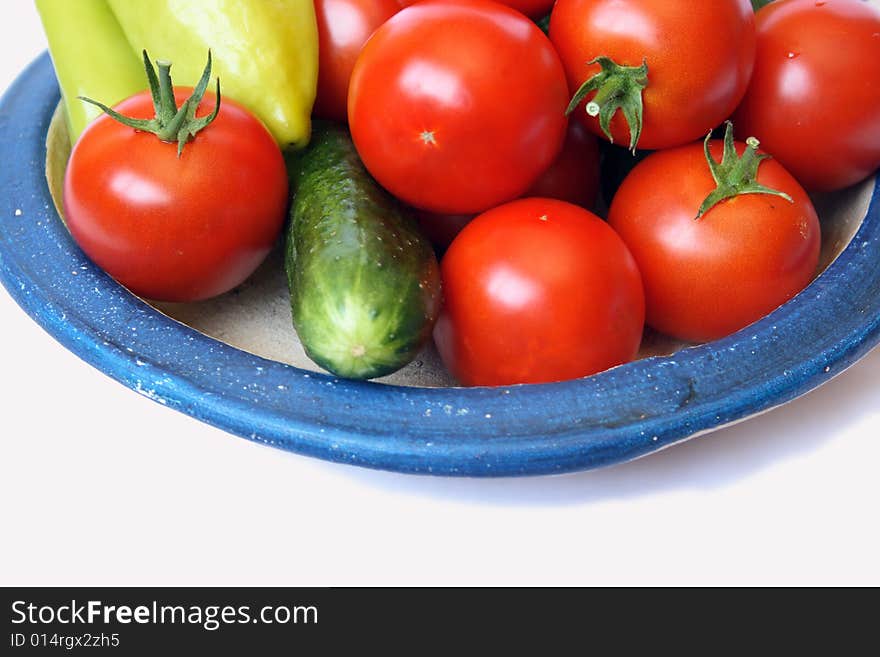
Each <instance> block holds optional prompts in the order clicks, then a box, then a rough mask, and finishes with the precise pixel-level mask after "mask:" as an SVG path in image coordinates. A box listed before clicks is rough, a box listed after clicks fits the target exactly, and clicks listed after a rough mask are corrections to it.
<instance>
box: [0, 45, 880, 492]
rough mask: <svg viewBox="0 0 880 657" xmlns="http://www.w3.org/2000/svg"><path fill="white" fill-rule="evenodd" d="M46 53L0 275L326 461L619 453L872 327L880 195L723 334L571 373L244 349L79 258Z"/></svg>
mask: <svg viewBox="0 0 880 657" xmlns="http://www.w3.org/2000/svg"><path fill="white" fill-rule="evenodd" d="M58 99H59V98H58V89H57V85H56V82H55V78H54V75H53V71H52V67H51V64H50V61H49V58H48V56H46V55H43V56H41V57H40V58H39V59H37V60H36V61H35V62H34V63H33V64H32V65H31V66H30V67H29V68H28V69H27V70H25V71H24V73H23V74H22V75H21V76H20V78H19V79H18V81H17V82H16V83H15V84H14V85H13V86H12V87H11V88H10V89H9V91H8V93H7V94H6V95H5V97H4V98H3V101H2V105H0V139H2V141H0V161H2V162H3V163H4V165H3V167H2V170H0V199H2V200H0V279H2V281H3V283H4V285H5V286H6V288H7V289H8V290H9V292H10V293H11V294H12V296H13V297H14V298H15V299H16V300H17V302H18V303H19V304H20V305H21V306H22V307H23V308H24V309H25V310H26V311H27V312H28V313H29V314H30V315H31V316H32V317H33V318H34V319H35V320H36V321H37V322H38V323H39V324H40V325H41V326H43V327H44V328H45V329H46V330H47V331H48V332H49V333H50V334H52V335H53V336H54V337H55V338H56V339H58V340H59V341H60V342H61V343H62V344H64V345H65V346H66V347H67V348H68V349H70V350H71V351H73V352H74V353H76V354H77V355H79V356H80V357H81V358H83V359H84V360H86V361H87V362H89V363H91V364H92V365H94V366H95V367H97V368H99V369H100V370H102V371H103V372H105V373H107V374H108V375H110V376H112V377H113V378H115V379H117V380H118V381H120V382H121V383H123V384H124V385H126V386H128V387H130V388H132V389H134V390H136V391H138V392H139V393H141V394H143V395H146V396H148V397H150V398H152V399H154V400H155V401H157V402H158V403H160V404H163V405H166V406H168V407H169V408H173V409H176V410H178V411H182V412H184V413H187V414H189V415H192V416H194V417H196V418H198V419H200V420H203V421H205V422H208V423H210V424H212V425H214V426H217V427H220V428H222V429H225V430H226V431H229V432H232V433H235V434H238V435H240V436H243V437H245V438H249V439H251V440H255V441H259V442H261V443H266V444H269V445H273V446H275V447H279V448H282V449H286V450H290V451H294V452H298V453H301V454H306V455H309V456H316V457H319V458H323V459H328V460H331V461H338V462H343V463H351V464H356V465H361V466H368V467H373V468H383V469H388V470H397V471H401V472H421V473H433V474H436V475H469V476H502V475H525V474H545V473H559V472H569V471H574V470H584V469H587V468H593V467H597V466H601V465H607V464H611V463H617V462H621V461H626V460H629V459H633V458H636V457H639V456H644V455H645V454H648V453H650V452H653V451H656V450H659V449H661V448H664V447H668V446H670V445H672V444H674V443H676V442H679V441H682V440H684V439H686V438H689V437H692V436H695V435H697V434H699V433H701V432H705V431H707V430H711V429H714V428H717V427H719V426H722V425H725V424H728V423H731V422H734V421H736V420H740V419H742V418H745V417H747V416H749V415H753V414H755V413H758V412H761V411H764V410H766V409H769V408H771V407H773V406H776V405H779V404H782V403H784V402H786V401H789V400H791V399H793V398H794V397H797V396H798V395H801V394H803V393H805V392H807V391H808V390H810V389H812V388H814V387H816V386H818V385H819V384H821V383H822V382H824V381H826V380H828V379H829V378H830V377H832V376H834V375H835V374H838V373H839V372H841V371H842V370H843V369H844V368H846V367H847V366H849V365H851V364H852V363H853V362H854V361H855V360H856V359H858V358H859V357H860V356H862V355H864V354H865V353H866V352H867V351H868V350H869V349H870V348H871V347H872V346H874V344H876V343H877V342H878V336H880V241H878V237H880V200H878V196H880V194H878V193H877V192H876V191H875V192H874V193H873V197H872V199H871V205H870V209H869V210H868V213H867V216H866V217H865V219H864V221H863V222H862V223H861V226H860V228H859V229H858V232H857V234H856V235H855V237H854V238H853V239H852V240H851V241H850V243H849V245H848V246H847V247H846V248H845V249H844V250H843V252H842V253H841V254H840V256H839V257H838V258H837V259H836V260H835V261H834V262H833V263H832V264H831V266H830V267H829V268H828V269H827V270H826V271H825V272H824V273H823V274H822V275H821V276H820V277H819V278H817V279H816V281H815V282H814V283H813V284H812V285H811V286H810V287H809V288H808V289H807V290H805V291H804V292H803V293H802V294H800V295H799V296H798V297H796V298H795V299H794V300H792V301H791V302H790V303H788V304H786V305H785V306H783V307H781V308H779V309H778V310H776V311H775V312H774V313H772V314H771V315H769V316H768V317H766V318H765V319H763V320H761V321H759V322H757V323H756V324H753V325H752V326H750V327H748V328H746V329H744V330H742V331H740V332H739V333H737V334H735V335H733V336H731V337H729V338H727V339H724V340H720V341H717V342H712V343H710V344H705V345H701V346H698V347H693V348H689V349H685V350H682V351H679V352H678V353H676V354H674V355H672V356H668V357H655V358H648V359H644V360H640V361H636V362H633V363H630V364H628V365H624V366H622V367H618V368H615V369H613V370H610V371H607V372H604V373H602V374H598V375H596V376H592V377H589V378H586V379H581V380H577V381H568V382H565V383H558V384H549V385H534V386H514V387H510V388H474V389H459V388H412V387H400V386H393V385H385V384H380V383H363V382H354V381H345V380H339V379H335V378H332V377H330V376H327V375H323V374H317V373H314V372H308V371H305V370H302V369H298V368H296V367H292V366H290V365H285V364H282V363H279V362H276V361H273V360H268V359H264V358H260V357H258V356H254V355H252V354H250V353H247V352H245V351H242V350H239V349H236V348H234V347H231V346H229V345H227V344H225V343H223V342H220V341H218V340H215V339H212V338H210V337H207V336H205V335H203V334H201V333H199V332H197V331H195V330H193V329H191V328H189V327H188V326H185V325H183V324H181V323H179V322H177V321H175V320H173V319H171V318H169V317H168V316H166V315H164V314H162V313H160V312H158V311H156V310H155V309H154V308H152V307H151V306H149V305H147V304H146V303H144V302H143V301H141V300H139V299H137V298H136V297H134V296H132V295H131V294H130V293H128V292H127V291H126V290H125V289H124V288H122V287H120V286H119V285H118V284H117V283H115V282H114V281H113V280H112V279H110V278H109V277H108V276H106V275H105V274H104V273H103V272H101V271H100V270H99V269H98V268H97V267H95V266H94V265H92V264H91V262H90V261H89V260H88V259H86V257H85V256H84V255H83V254H82V252H81V251H80V250H79V249H78V248H77V246H76V245H75V244H74V243H73V241H72V240H71V238H70V236H69V235H68V233H67V231H66V230H65V228H64V226H63V225H62V223H61V221H60V220H59V218H58V216H57V213H56V212H55V210H54V206H53V203H52V199H51V197H50V195H49V191H48V189H47V185H46V181H45V176H44V163H45V146H44V143H45V137H46V131H47V127H48V125H49V122H50V119H51V116H52V113H53V111H54V109H55V107H56V105H57V103H58Z"/></svg>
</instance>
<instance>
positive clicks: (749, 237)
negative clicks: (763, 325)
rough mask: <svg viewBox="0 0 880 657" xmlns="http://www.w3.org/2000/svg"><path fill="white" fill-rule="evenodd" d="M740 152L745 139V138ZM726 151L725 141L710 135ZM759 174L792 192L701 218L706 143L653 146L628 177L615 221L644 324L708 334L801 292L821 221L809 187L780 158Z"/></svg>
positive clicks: (747, 199) (738, 201) (698, 337)
mask: <svg viewBox="0 0 880 657" xmlns="http://www.w3.org/2000/svg"><path fill="white" fill-rule="evenodd" d="M737 147H738V151H739V152H740V153H742V152H743V150H744V145H742V144H738V145H737ZM711 151H712V153H713V156H714V157H715V158H716V160H718V159H720V156H721V152H722V145H721V143H720V142H717V141H716V142H712V146H711ZM758 182H759V183H761V184H763V185H766V186H768V187H770V188H772V189H775V190H779V191H783V192H786V193H787V194H789V195H790V196H791V197H792V198H793V199H794V203H789V202H788V201H786V200H785V199H783V198H780V197H777V196H769V195H764V194H747V195H742V196H738V197H736V198H732V199H728V200H726V201H722V202H721V203H720V204H718V205H716V206H715V207H714V208H712V209H711V210H709V211H708V212H707V213H706V214H704V215H703V216H702V217H701V218H700V219H699V220H695V217H696V215H697V211H698V210H699V208H700V205H701V204H702V203H703V201H704V199H705V198H706V197H707V196H708V195H709V193H710V192H711V191H712V190H713V189H715V183H714V181H713V180H712V175H711V173H710V171H709V167H708V165H707V163H706V159H705V156H704V154H703V146H702V144H693V145H690V146H683V147H681V148H678V149H673V150H669V151H663V152H659V153H654V154H653V155H650V156H648V157H647V159H645V160H644V161H643V162H641V163H640V164H639V165H638V166H636V168H635V169H633V171H632V172H631V173H630V175H629V176H628V177H627V178H626V180H624V182H623V184H622V185H621V187H620V189H619V190H618V192H617V194H616V195H615V197H614V201H613V202H612V204H611V210H610V213H609V217H608V221H609V223H610V224H611V226H612V227H613V228H614V229H615V230H616V231H617V232H618V233H619V234H620V236H621V237H622V238H623V240H624V242H626V244H627V246H628V247H629V249H630V251H631V252H632V254H633V257H635V259H636V262H637V263H638V266H639V270H640V271H641V273H642V280H643V281H644V285H645V297H646V301H647V323H648V325H650V326H652V327H653V328H655V329H656V330H658V331H660V332H662V333H665V334H667V335H670V336H673V337H676V338H679V339H682V340H686V341H690V342H705V341H708V340H714V339H717V338H721V337H724V336H726V335H729V334H730V333H733V332H735V331H737V330H739V329H741V328H743V327H745V326H747V325H749V324H751V323H752V322H754V321H756V320H758V319H760V318H761V317H763V316H764V315H766V314H768V313H769V312H771V311H772V310H774V309H776V308H777V307H778V306H780V305H782V304H783V303H785V302H786V301H788V300H789V299H790V298H792V297H793V296H794V295H796V294H797V293H798V292H800V291H801V290H802V289H803V288H804V287H806V286H807V284H808V283H809V282H810V280H811V279H812V277H813V275H814V274H815V271H816V266H817V264H818V260H819V249H820V242H821V239H820V229H819V220H818V218H817V216H816V211H815V210H814V208H813V205H812V203H811V202H810V199H809V198H808V196H807V194H806V192H805V191H804V190H803V188H802V187H801V186H800V185H799V184H798V183H797V181H796V180H795V179H794V178H793V177H792V176H791V174H789V173H788V172H787V171H786V170H785V169H784V168H783V167H782V165H780V164H779V163H778V162H776V161H775V160H765V161H764V162H762V163H761V165H760V167H759V169H758Z"/></svg>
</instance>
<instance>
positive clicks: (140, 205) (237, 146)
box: [64, 88, 287, 301]
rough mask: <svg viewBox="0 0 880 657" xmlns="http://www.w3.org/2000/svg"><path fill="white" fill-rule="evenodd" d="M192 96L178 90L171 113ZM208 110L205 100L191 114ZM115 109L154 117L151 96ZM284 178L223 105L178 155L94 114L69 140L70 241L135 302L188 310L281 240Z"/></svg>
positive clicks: (237, 115)
mask: <svg viewBox="0 0 880 657" xmlns="http://www.w3.org/2000/svg"><path fill="white" fill-rule="evenodd" d="M190 94H191V90H189V89H185V88H179V89H177V90H176V93H175V95H176V98H177V103H178V105H180V104H182V103H183V101H184V100H185V99H186V98H187V97H188V96H189V95H190ZM213 107H214V97H213V95H211V94H206V95H205V98H204V100H203V101H202V103H201V105H200V106H199V110H198V112H197V115H198V116H202V115H204V114H208V113H209V112H210V111H211V110H212V109H213ZM116 109H117V110H118V111H119V112H121V113H122V114H125V115H127V116H132V117H135V118H152V116H153V105H152V100H151V98H150V94H149V93H142V94H138V95H136V96H133V97H132V98H129V99H128V100H126V101H123V102H122V103H120V104H119V105H118V106H117V107H116ZM286 206H287V176H286V172H285V168H284V161H283V159H282V156H281V152H280V151H279V150H278V146H277V145H276V144H275V142H274V140H273V139H272V136H271V135H270V134H269V132H268V131H267V130H266V128H265V127H264V126H263V124H262V123H260V122H259V121H258V120H257V119H256V118H254V117H253V115H251V114H250V113H249V112H248V111H247V110H245V109H244V108H243V107H241V106H240V105H237V104H236V103H235V102H233V101H232V100H229V99H226V98H224V99H223V102H222V106H221V109H220V113H219V115H218V116H217V118H216V120H215V121H214V122H213V123H211V125H209V126H208V127H207V128H205V129H204V130H202V131H201V132H199V133H198V134H197V135H196V137H195V138H194V139H192V140H191V141H190V142H189V143H188V144H187V145H186V146H185V147H184V149H183V153H182V154H181V156H180V158H179V159H178V157H177V144H176V143H174V144H169V143H165V142H162V141H160V140H159V139H158V138H157V137H156V136H155V135H153V134H150V133H147V132H137V131H135V130H132V129H131V128H127V127H125V126H123V125H121V124H119V123H117V122H116V121H114V120H112V119H110V118H109V117H108V116H106V115H105V116H101V117H100V118H98V119H97V120H95V122H94V123H92V124H91V125H90V126H89V127H88V128H87V129H86V130H85V132H83V134H82V136H81V137H80V139H79V141H77V143H76V145H75V147H74V149H73V152H72V154H71V156H70V161H69V163H68V167H67V173H66V177H65V181H64V211H65V218H66V222H67V226H68V228H69V229H70V232H71V234H72V235H73V237H74V239H75V240H76V242H77V243H78V244H79V246H80V247H81V248H82V249H83V251H85V253H86V254H87V255H88V256H89V257H90V258H91V259H92V260H93V261H94V262H95V263H96V264H97V265H98V266H100V267H101V268H102V269H104V270H105V271H106V272H107V273H108V274H110V275H111V276H112V277H113V278H115V279H116V280H117V281H119V282H120V283H121V284H122V285H124V286H126V287H127V288H129V289H130V290H131V291H132V292H134V293H135V294H137V295H139V296H142V297H146V298H148V299H155V300H161V301H196V300H200V299H206V298H208V297H212V296H216V295H218V294H222V293H224V292H227V291H228V290H230V289H232V288H233V287H235V286H236V285H239V284H240V283H242V282H243V281H244V280H245V279H246V278H247V277H248V276H250V274H251V273H253V271H254V270H255V269H256V268H257V266H258V265H259V264H260V263H261V262H262V261H263V259H264V258H265V257H266V255H267V254H268V253H269V250H270V249H271V248H272V245H273V244H274V242H275V240H276V238H277V237H278V234H279V231H280V230H281V226H282V224H283V222H284V217H285V211H286Z"/></svg>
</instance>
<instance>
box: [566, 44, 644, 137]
mask: <svg viewBox="0 0 880 657" xmlns="http://www.w3.org/2000/svg"><path fill="white" fill-rule="evenodd" d="M587 64H589V65H593V64H598V65H599V66H601V67H602V70H601V71H599V72H598V73H596V74H595V75H594V76H593V77H591V78H589V79H588V80H587V81H586V82H584V83H583V84H582V85H581V86H580V88H579V89H578V90H577V91H576V92H575V93H574V96H572V99H571V102H570V103H569V104H568V108H566V110H565V115H566V116H568V115H569V114H571V113H572V112H574V110H575V109H577V106H578V105H580V104H581V101H583V100H584V98H586V97H587V95H588V94H590V93H592V92H593V91H595V92H596V95H595V96H593V98H592V99H591V100H590V102H588V103H587V106H586V111H587V114H589V115H590V116H593V117H596V116H598V117H599V127H601V128H602V132H604V133H605V136H606V137H608V140H609V141H610V142H611V143H612V144H613V143H614V136H613V135H612V134H611V119H612V118H614V115H615V114H616V113H617V110H621V111H623V116H624V118H625V119H626V122H627V124H628V125H629V135H630V138H629V149H630V150H631V151H632V152H633V154H635V152H636V146H637V145H638V143H639V139H640V138H641V136H642V125H643V113H644V104H643V102H642V94H643V93H644V91H645V88H646V87H647V86H648V60H647V58H645V59H643V60H642V65H641V66H621V65H620V64H618V63H617V62H615V61H614V60H613V59H611V58H610V57H605V56H600V57H596V59H594V60H592V61H590V62H587Z"/></svg>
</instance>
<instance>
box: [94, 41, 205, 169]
mask: <svg viewBox="0 0 880 657" xmlns="http://www.w3.org/2000/svg"><path fill="white" fill-rule="evenodd" d="M143 57H144V68H145V69H146V73H147V79H148V80H149V83H150V94H151V95H152V97H153V107H154V108H155V111H156V116H155V117H154V118H152V119H135V118H132V117H129V116H123V115H122V114H120V113H119V112H117V111H116V110H114V109H111V108H110V107H108V106H107V105H104V104H103V103H99V102H98V101H96V100H92V99H91V98H85V97H84V96H79V99H80V100H82V101H85V102H87V103H91V104H92V105H96V106H97V107H99V108H101V110H102V111H103V112H104V113H106V114H107V115H108V116H109V117H110V118H112V119H113V120H115V121H118V122H119V123H121V124H122V125H124V126H127V127H129V128H133V129H134V130H139V131H142V132H152V133H153V134H154V135H156V136H157V137H158V138H159V139H161V140H162V141H166V142H169V143H171V142H177V157H180V155H181V153H183V147H184V146H186V143H187V142H188V141H189V140H190V139H192V138H193V137H195V136H196V134H197V133H198V132H199V131H201V130H204V129H205V128H207V127H208V126H209V125H210V124H211V123H212V122H213V121H214V119H216V118H217V115H218V114H219V113H220V78H217V91H216V98H217V102H216V104H215V105H214V111H213V112H211V113H210V114H209V115H207V116H202V117H198V118H197V117H196V109H197V108H198V106H199V103H201V102H202V98H204V96H205V91H206V90H207V88H208V81H209V80H210V79H211V51H210V50H209V51H208V63H207V64H206V65H205V70H204V71H203V72H202V77H201V79H199V82H198V84H197V85H196V87H195V89H193V93H192V95H191V96H190V97H189V98H187V99H186V100H185V101H184V102H183V104H182V105H181V106H180V107H179V108H178V107H177V102H176V101H175V100H174V85H173V83H172V82H171V62H168V61H164V60H161V59H157V60H156V66H157V67H158V69H159V72H158V75H157V74H156V69H155V68H153V64H152V62H151V61H150V57H149V55H148V54H147V51H146V50H144V51H143Z"/></svg>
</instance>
